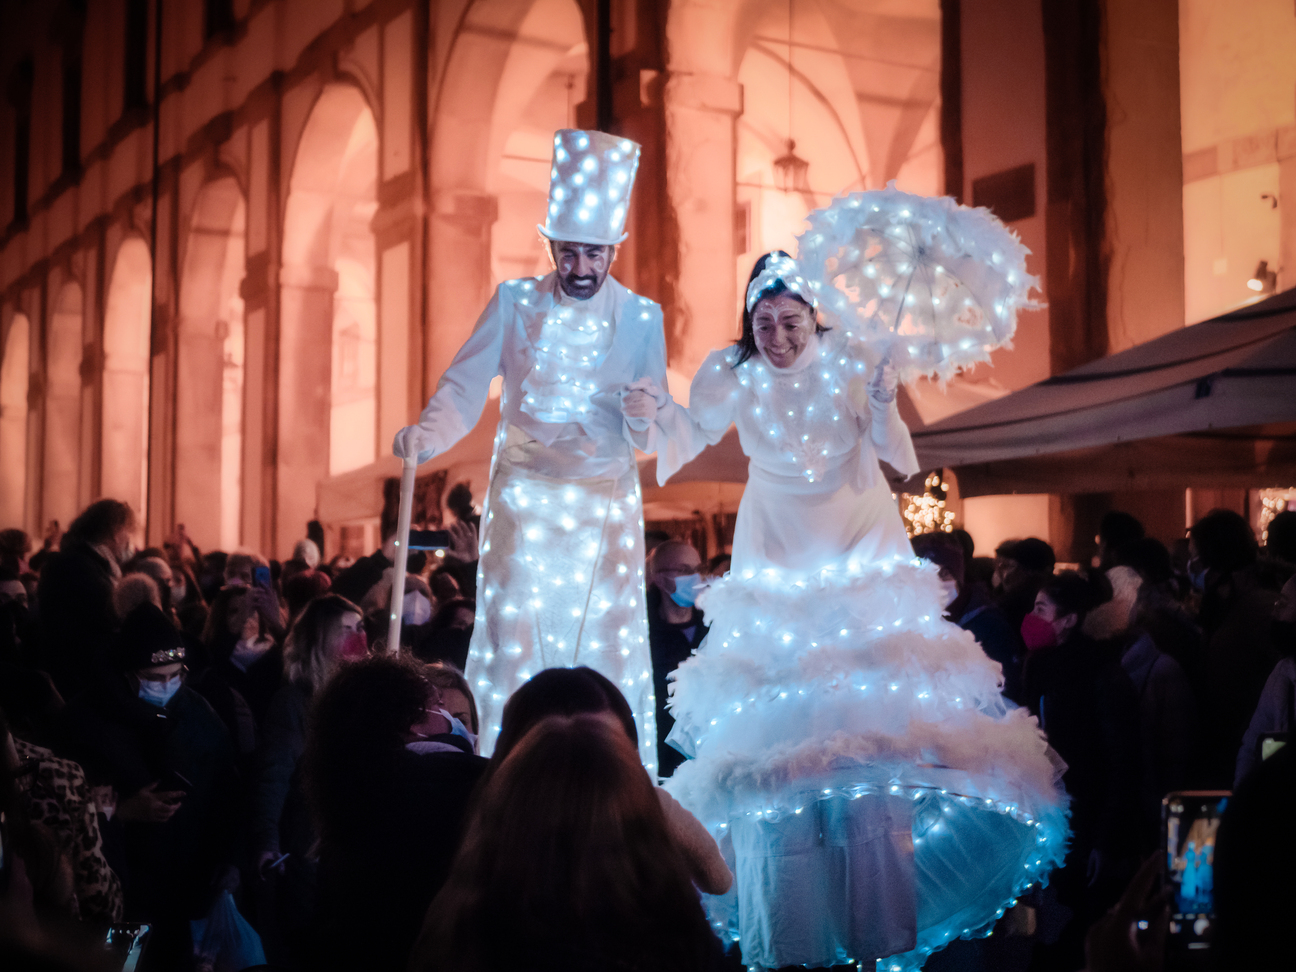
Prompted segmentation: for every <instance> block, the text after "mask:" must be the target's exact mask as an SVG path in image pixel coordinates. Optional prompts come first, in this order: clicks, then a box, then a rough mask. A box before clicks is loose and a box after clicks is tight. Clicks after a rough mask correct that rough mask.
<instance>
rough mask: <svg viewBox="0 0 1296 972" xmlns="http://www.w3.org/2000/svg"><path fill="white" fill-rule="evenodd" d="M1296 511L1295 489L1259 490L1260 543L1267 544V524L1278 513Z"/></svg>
mask: <svg viewBox="0 0 1296 972" xmlns="http://www.w3.org/2000/svg"><path fill="white" fill-rule="evenodd" d="M1287 510H1296V487H1288V488H1286V489H1262V490H1260V523H1259V524H1258V525H1259V527H1260V531H1259V532H1260V541H1261V543H1268V542H1269V524H1270V523H1272V522H1273V518H1274V517H1275V516H1277V515H1278V514H1279V513H1283V512H1286V511H1287Z"/></svg>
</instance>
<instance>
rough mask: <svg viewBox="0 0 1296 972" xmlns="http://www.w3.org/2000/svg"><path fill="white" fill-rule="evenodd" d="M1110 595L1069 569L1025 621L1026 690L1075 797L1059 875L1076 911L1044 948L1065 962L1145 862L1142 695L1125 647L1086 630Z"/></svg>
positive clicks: (1064, 896)
mask: <svg viewBox="0 0 1296 972" xmlns="http://www.w3.org/2000/svg"><path fill="white" fill-rule="evenodd" d="M1110 597H1111V587H1110V584H1109V583H1108V582H1107V579H1106V577H1105V575H1103V574H1102V573H1101V572H1098V571H1094V572H1093V573H1092V574H1089V575H1085V574H1081V573H1079V572H1077V571H1063V572H1062V573H1060V574H1057V575H1056V576H1054V577H1053V578H1051V579H1050V580H1048V581H1047V582H1046V583H1045V584H1044V586H1043V587H1042V588H1040V591H1039V593H1038V594H1037V595H1036V596H1035V608H1034V610H1033V611H1032V613H1031V614H1029V615H1027V616H1026V617H1025V618H1024V619H1023V621H1022V628H1021V633H1022V640H1023V641H1024V642H1025V643H1026V649H1027V656H1026V664H1025V671H1024V681H1025V690H1026V695H1027V698H1028V700H1029V702H1030V708H1031V710H1032V711H1033V712H1035V714H1036V715H1037V716H1038V717H1039V720H1040V726H1041V728H1043V730H1044V732H1045V734H1046V735H1047V736H1048V740H1049V745H1050V746H1052V747H1053V748H1054V749H1055V750H1056V751H1057V754H1058V756H1060V757H1061V758H1062V760H1063V761H1064V762H1065V763H1066V767H1067V768H1066V772H1065V774H1064V775H1063V777H1062V782H1063V784H1064V785H1065V786H1066V789H1067V793H1069V794H1070V796H1071V830H1072V843H1071V847H1070V849H1069V851H1068V853H1067V857H1066V863H1065V865H1064V867H1063V868H1062V870H1061V871H1060V872H1059V873H1058V874H1057V875H1055V877H1054V879H1053V883H1054V884H1055V886H1056V888H1057V894H1058V898H1059V900H1060V901H1061V902H1062V903H1063V904H1064V905H1066V906H1067V907H1069V908H1072V909H1074V910H1075V911H1076V918H1075V919H1074V920H1073V921H1072V922H1071V923H1070V924H1069V925H1068V926H1067V929H1066V931H1065V932H1064V933H1063V935H1062V938H1061V939H1059V941H1058V942H1057V944H1056V945H1054V946H1048V947H1047V949H1046V951H1048V952H1049V953H1050V954H1051V955H1053V956H1054V958H1057V959H1059V960H1060V961H1063V962H1067V961H1076V962H1077V963H1082V962H1083V960H1084V955H1083V939H1084V932H1085V930H1086V929H1087V928H1088V927H1089V925H1090V924H1091V923H1092V922H1093V921H1094V920H1096V919H1097V918H1098V917H1099V916H1100V915H1101V914H1102V913H1103V912H1104V911H1105V910H1106V909H1107V908H1108V907H1109V906H1110V905H1111V904H1112V903H1114V902H1115V901H1116V899H1117V898H1118V897H1119V896H1120V892H1121V890H1122V888H1123V887H1124V884H1125V882H1126V881H1127V880H1128V878H1129V876H1130V874H1132V873H1133V869H1134V866H1135V865H1136V863H1137V856H1136V855H1137V840H1138V836H1139V832H1138V823H1139V817H1138V797H1139V723H1138V720H1139V709H1138V695H1137V693H1136V692H1135V689H1134V685H1133V683H1132V682H1131V680H1130V678H1129V676H1128V675H1127V674H1126V673H1125V670H1124V669H1123V668H1122V667H1121V663H1120V657H1119V648H1118V647H1117V646H1115V645H1099V644H1097V643H1096V642H1094V641H1093V640H1092V639H1091V638H1089V637H1088V636H1087V635H1086V634H1084V630H1083V626H1084V620H1085V617H1086V616H1087V615H1088V613H1089V612H1090V611H1091V610H1092V609H1093V608H1095V607H1097V606H1098V605H1099V604H1101V603H1104V602H1105V601H1107V600H1108V599H1110ZM1075 967H1078V964H1077V965H1076V966H1075Z"/></svg>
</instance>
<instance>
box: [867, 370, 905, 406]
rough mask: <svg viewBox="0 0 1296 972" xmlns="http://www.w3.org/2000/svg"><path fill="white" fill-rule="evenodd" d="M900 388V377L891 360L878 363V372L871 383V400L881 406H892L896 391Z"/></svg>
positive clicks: (876, 371)
mask: <svg viewBox="0 0 1296 972" xmlns="http://www.w3.org/2000/svg"><path fill="white" fill-rule="evenodd" d="M899 386H900V375H899V373H898V372H897V371H896V370H895V366H894V365H893V364H891V359H890V358H883V359H882V360H881V361H879V362H878V366H877V368H876V370H874V372H873V380H872V381H870V382H869V386H868V394H869V398H871V399H873V401H875V402H877V403H878V404H879V405H890V404H891V403H892V402H894V401H895V397H896V389H897V388H898V387H899Z"/></svg>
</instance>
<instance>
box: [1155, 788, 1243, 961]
mask: <svg viewBox="0 0 1296 972" xmlns="http://www.w3.org/2000/svg"><path fill="white" fill-rule="evenodd" d="M1231 795H1232V794H1230V793H1229V792H1228V791H1227V790H1195V791H1185V792H1180V793H1171V794H1168V795H1167V796H1166V798H1165V799H1164V800H1162V801H1161V821H1162V826H1161V834H1162V841H1163V842H1162V848H1163V852H1164V862H1165V866H1164V877H1165V882H1166V885H1167V886H1168V887H1170V888H1172V889H1173V897H1172V898H1171V901H1170V927H1169V930H1168V931H1169V933H1168V934H1167V935H1166V966H1165V967H1166V969H1167V970H1172V969H1204V968H1207V967H1208V966H1209V963H1210V959H1209V951H1210V946H1211V940H1212V939H1213V937H1214V931H1215V928H1214V926H1215V837H1216V834H1217V833H1218V832H1219V824H1220V818H1221V817H1222V816H1223V814H1224V809H1225V807H1227V806H1228V801H1229V797H1230V796H1231Z"/></svg>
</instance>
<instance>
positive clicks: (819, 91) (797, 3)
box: [664, 0, 942, 374]
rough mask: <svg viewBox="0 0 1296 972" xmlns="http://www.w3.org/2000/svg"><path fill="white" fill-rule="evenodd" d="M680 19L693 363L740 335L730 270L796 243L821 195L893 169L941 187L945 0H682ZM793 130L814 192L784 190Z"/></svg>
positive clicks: (923, 186) (687, 301) (680, 202)
mask: <svg viewBox="0 0 1296 972" xmlns="http://www.w3.org/2000/svg"><path fill="white" fill-rule="evenodd" d="M789 10H790V11H791V22H792V28H791V35H789V27H788V22H789ZM666 33H667V37H666V39H667V48H668V50H669V70H670V80H669V81H668V83H667V85H666V87H665V91H664V102H665V114H666V120H667V131H668V135H667V152H666V156H667V167H668V172H667V195H668V198H669V201H670V204H671V207H672V210H673V216H674V219H675V223H676V225H677V228H678V233H679V241H680V243H679V270H678V278H677V284H676V298H677V299H676V303H675V315H674V318H675V319H674V322H673V328H672V330H671V331H670V333H669V334H668V344H669V347H670V351H671V354H672V364H674V365H675V366H676V367H678V368H680V369H681V370H682V371H685V372H687V373H690V374H691V373H692V371H693V370H695V369H696V367H697V365H698V364H700V362H701V360H702V358H703V357H704V356H705V355H706V353H707V352H708V351H709V350H710V349H711V348H713V347H718V346H720V345H721V344H724V343H726V342H727V341H729V340H731V339H732V337H733V334H734V332H735V329H736V319H737V315H736V308H737V307H738V306H739V303H738V297H739V293H738V290H739V288H736V287H733V286H732V285H731V284H730V282H729V281H730V280H732V279H734V278H735V277H736V278H737V279H738V280H745V279H746V273H747V272H748V271H749V270H750V268H751V263H752V260H753V259H754V258H755V256H756V255H758V253H759V252H763V251H765V250H768V249H771V248H773V247H776V246H782V247H787V246H788V245H789V243H790V242H791V239H792V237H794V236H795V235H796V233H797V232H799V230H800V223H801V219H802V218H803V217H804V215H805V213H806V212H807V211H808V210H809V209H810V208H812V206H814V205H823V204H824V203H826V202H828V201H829V199H831V197H832V195H834V194H836V193H839V192H843V191H850V190H854V189H859V188H876V187H879V186H882V185H885V184H886V181H887V180H888V179H892V178H895V179H897V180H898V181H899V182H900V183H901V187H902V188H906V189H908V190H910V191H914V192H921V193H934V192H939V191H941V189H942V186H941V177H940V173H941V157H940V149H939V138H938V110H939V105H938V95H939V78H940V74H939V67H940V6H939V3H938V0H915V2H914V3H911V4H905V5H901V6H897V5H896V4H894V3H889V2H886V0H743V2H738V3H733V4H715V3H711V2H708V0H674V2H672V3H671V5H670V11H669V13H668V18H667V28H666ZM789 39H790V41H791V52H790V57H789ZM789 62H790V64H791V68H792V71H791V82H792V86H791V89H792V103H793V112H792V118H791V122H790V123H789V118H788V104H789V98H788V82H789V72H788V67H789ZM789 124H790V126H791V127H789ZM789 137H791V138H793V139H795V141H796V153H797V155H798V156H800V157H801V158H802V159H804V160H806V161H808V162H809V163H810V166H809V170H808V184H805V185H803V186H802V189H803V190H805V191H796V190H794V191H791V192H786V193H785V192H783V191H781V190H779V189H776V188H774V186H775V180H774V171H773V161H774V159H776V158H778V157H779V156H781V155H783V154H785V152H786V150H787V139H788V138H789ZM744 245H745V246H747V248H748V250H747V252H746V253H742V252H739V251H740V250H741V248H742V246H744Z"/></svg>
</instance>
